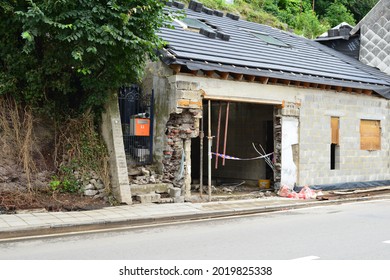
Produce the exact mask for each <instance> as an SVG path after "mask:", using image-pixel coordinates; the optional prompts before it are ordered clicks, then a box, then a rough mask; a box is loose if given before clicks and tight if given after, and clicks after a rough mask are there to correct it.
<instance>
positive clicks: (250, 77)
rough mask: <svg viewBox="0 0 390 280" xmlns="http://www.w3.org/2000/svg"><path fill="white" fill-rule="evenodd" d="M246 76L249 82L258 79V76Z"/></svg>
mask: <svg viewBox="0 0 390 280" xmlns="http://www.w3.org/2000/svg"><path fill="white" fill-rule="evenodd" d="M244 78H245V80H247V81H248V82H254V81H255V79H256V76H252V75H245V76H244Z"/></svg>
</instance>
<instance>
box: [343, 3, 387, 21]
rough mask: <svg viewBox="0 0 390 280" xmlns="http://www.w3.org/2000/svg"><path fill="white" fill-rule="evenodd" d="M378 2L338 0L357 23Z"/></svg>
mask: <svg viewBox="0 0 390 280" xmlns="http://www.w3.org/2000/svg"><path fill="white" fill-rule="evenodd" d="M378 1H379V0H340V2H341V3H343V4H344V5H345V7H347V9H348V10H349V11H350V12H351V13H352V14H353V16H354V18H355V19H356V21H357V22H359V21H360V20H362V19H363V18H364V17H365V15H366V14H367V13H368V12H369V11H370V10H371V9H372V8H373V7H374V6H375V4H376V3H378Z"/></svg>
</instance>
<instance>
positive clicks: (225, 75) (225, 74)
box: [218, 72, 229, 80]
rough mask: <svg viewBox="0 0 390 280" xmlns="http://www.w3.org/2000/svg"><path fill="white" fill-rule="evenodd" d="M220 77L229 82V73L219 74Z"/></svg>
mask: <svg viewBox="0 0 390 280" xmlns="http://www.w3.org/2000/svg"><path fill="white" fill-rule="evenodd" d="M218 75H219V77H220V78H221V79H222V80H227V79H228V78H229V72H218Z"/></svg>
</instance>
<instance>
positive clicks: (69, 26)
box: [0, 0, 168, 116]
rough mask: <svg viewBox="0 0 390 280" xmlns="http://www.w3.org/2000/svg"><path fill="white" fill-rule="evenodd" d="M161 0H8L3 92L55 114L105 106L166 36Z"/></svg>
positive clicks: (0, 34)
mask: <svg viewBox="0 0 390 280" xmlns="http://www.w3.org/2000/svg"><path fill="white" fill-rule="evenodd" d="M163 6H164V4H163V1H159V0H112V1H100V0H79V1H74V0H57V1H54V0H3V1H1V2H0V95H4V94H10V95H13V96H14V97H15V98H16V99H17V100H19V101H20V102H23V103H24V104H28V105H31V106H32V107H33V108H35V109H39V110H41V111H42V112H44V113H50V114H51V115H53V116H54V115H60V114H62V113H64V114H70V113H71V112H77V113H81V112H84V111H85V110H87V109H91V108H92V109H94V110H95V109H96V110H97V109H101V108H102V105H103V104H104V102H105V100H106V97H107V96H108V94H109V92H112V91H113V90H117V88H119V87H120V86H122V85H126V84H129V83H132V82H135V81H137V79H139V78H140V77H141V75H142V72H143V69H144V64H145V63H146V61H147V60H148V59H149V58H153V57H155V50H156V49H158V48H160V47H162V45H163V41H162V40H161V39H160V38H159V37H158V36H157V35H156V30H157V29H158V28H160V27H161V26H163V24H164V22H166V21H167V20H168V16H167V15H164V13H163Z"/></svg>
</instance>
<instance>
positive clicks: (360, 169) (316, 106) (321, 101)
mask: <svg viewBox="0 0 390 280" xmlns="http://www.w3.org/2000/svg"><path fill="white" fill-rule="evenodd" d="M388 109H389V103H388V101H387V100H385V99H382V98H378V97H370V96H365V95H353V94H346V93H335V92H321V91H319V92H316V93H311V94H305V95H304V96H303V100H302V106H301V109H300V137H299V171H298V172H299V175H298V178H299V182H298V184H299V185H305V184H315V185H320V184H331V183H342V182H359V181H374V180H385V179H389V178H390V170H389V141H388V139H389V137H390V133H389V125H390V124H389V121H388V119H387V116H388ZM332 116H333V117H339V119H340V128H339V133H340V145H339V152H340V159H339V160H340V165H339V166H337V167H338V169H335V170H331V169H330V144H331V120H330V119H331V117H332ZM361 119H373V120H380V122H381V128H382V131H381V133H382V135H381V137H382V139H381V140H382V141H381V142H382V146H381V150H379V151H365V150H361V149H360V120H361Z"/></svg>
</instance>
